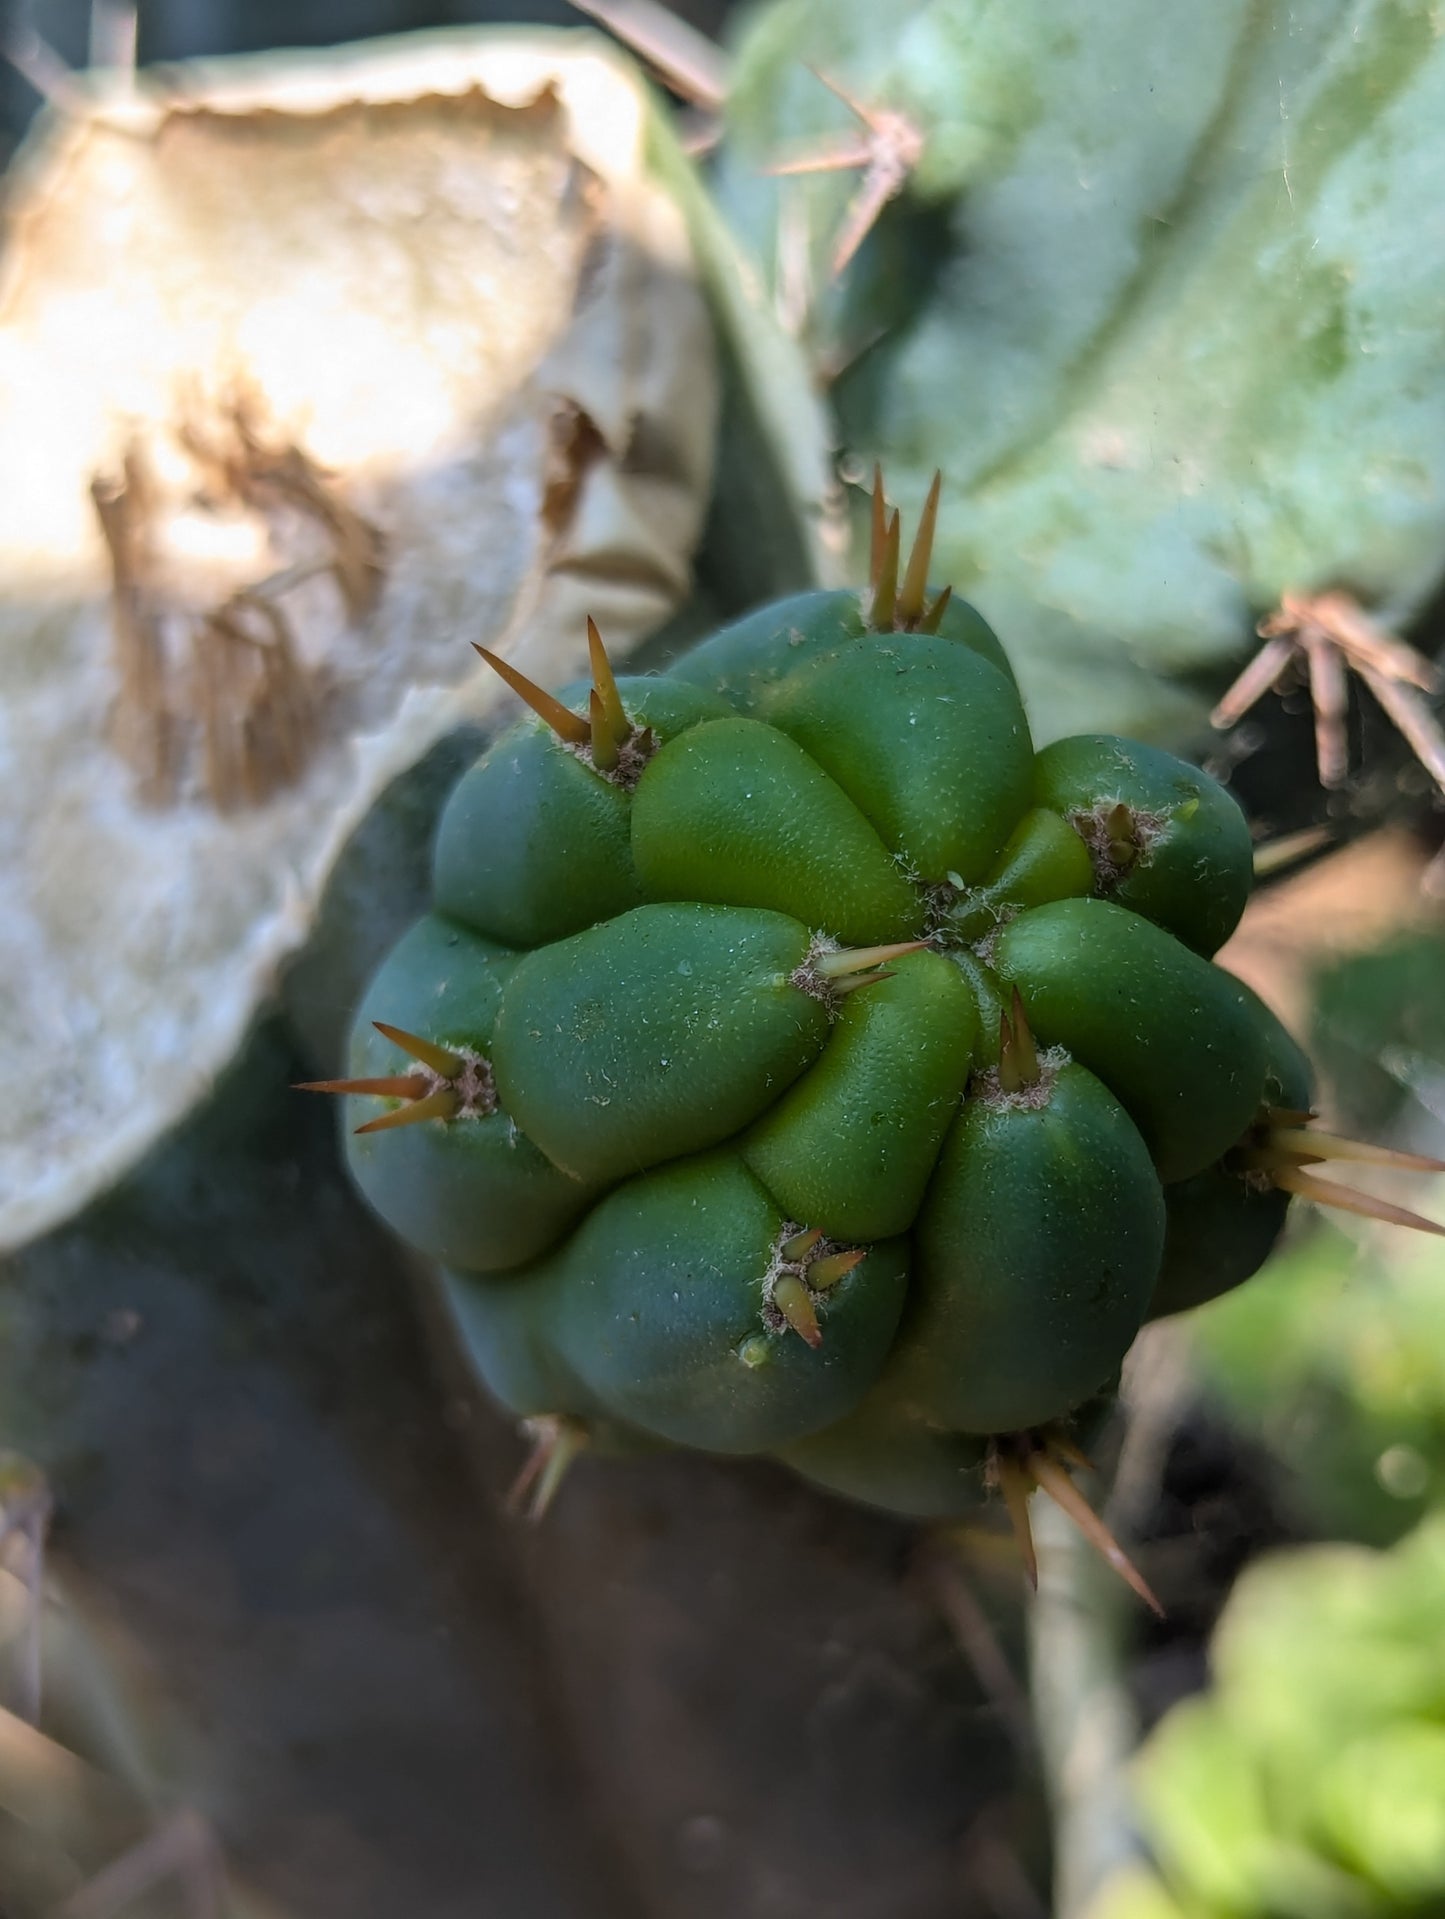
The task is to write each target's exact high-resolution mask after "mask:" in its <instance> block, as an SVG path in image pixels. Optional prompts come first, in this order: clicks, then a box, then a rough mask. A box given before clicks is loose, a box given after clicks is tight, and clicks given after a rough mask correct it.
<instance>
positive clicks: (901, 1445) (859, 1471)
mask: <svg viewBox="0 0 1445 1919" xmlns="http://www.w3.org/2000/svg"><path fill="white" fill-rule="evenodd" d="M903 1344H904V1342H903V1340H902V1339H901V1338H900V1340H899V1341H898V1343H897V1344H896V1345H895V1347H894V1354H893V1357H892V1358H890V1360H889V1363H888V1365H887V1367H886V1368H885V1369H884V1372H883V1376H882V1378H881V1379H879V1381H878V1383H877V1384H876V1385H875V1386H874V1387H873V1388H872V1390H871V1391H870V1392H869V1393H868V1394H867V1396H866V1397H865V1398H864V1400H863V1402H862V1404H861V1405H860V1406H858V1407H857V1408H856V1409H855V1410H854V1411H853V1412H851V1413H849V1415H848V1416H847V1418H846V1419H840V1420H839V1421H838V1422H837V1424H836V1425H833V1426H827V1427H825V1428H824V1429H823V1431H822V1432H820V1433H810V1434H809V1435H808V1437H807V1438H806V1439H799V1440H794V1441H793V1443H792V1444H791V1445H789V1446H780V1447H779V1448H778V1458H779V1459H781V1460H782V1461H783V1462H784V1464H785V1465H788V1466H790V1467H791V1468H792V1469H793V1471H794V1472H795V1473H797V1474H798V1475H799V1477H800V1478H802V1479H806V1480H808V1481H809V1482H810V1484H812V1485H814V1486H820V1487H822V1489H823V1490H824V1491H825V1492H830V1493H837V1494H839V1495H840V1496H841V1497H842V1498H844V1499H853V1500H856V1501H857V1502H858V1503H859V1505H862V1506H877V1507H879V1508H880V1509H881V1510H882V1511H884V1512H891V1513H898V1514H901V1515H903V1516H904V1517H905V1518H909V1519H963V1518H966V1517H968V1515H969V1514H971V1513H974V1512H976V1511H977V1510H978V1508H979V1507H980V1506H982V1505H983V1504H984V1503H985V1501H986V1500H987V1499H988V1498H989V1496H990V1492H991V1487H990V1483H989V1482H990V1477H991V1475H990V1470H989V1465H990V1454H991V1450H992V1449H991V1442H990V1441H989V1440H987V1439H982V1438H980V1437H979V1436H978V1435H977V1434H974V1433H949V1432H941V1431H939V1430H938V1429H937V1428H935V1427H933V1426H930V1425H928V1424H927V1423H926V1422H925V1420H924V1419H923V1417H922V1415H921V1414H920V1413H919V1412H918V1411H917V1409H916V1407H915V1404H914V1402H913V1401H912V1399H911V1397H910V1396H909V1394H908V1392H907V1390H906V1388H905V1386H904V1384H903V1380H902V1371H903V1369H902V1367H901V1366H900V1364H899V1349H900V1347H902V1346H903ZM1117 1385H1118V1381H1117V1380H1111V1381H1110V1382H1109V1384H1108V1386H1107V1388H1106V1390H1105V1391H1103V1392H1102V1393H1100V1394H1098V1395H1097V1396H1096V1397H1095V1398H1093V1399H1090V1400H1086V1401H1085V1402H1084V1404H1083V1405H1082V1406H1079V1407H1077V1408H1075V1410H1074V1411H1073V1412H1072V1413H1071V1414H1070V1415H1069V1418H1068V1421H1067V1427H1066V1429H1065V1430H1066V1433H1067V1437H1068V1438H1069V1439H1070V1440H1071V1441H1072V1442H1073V1443H1074V1445H1075V1446H1079V1447H1085V1448H1087V1447H1089V1446H1092V1445H1093V1444H1094V1442H1095V1440H1096V1439H1097V1438H1098V1437H1099V1435H1100V1434H1101V1433H1102V1431H1103V1429H1104V1427H1105V1426H1106V1425H1107V1424H1108V1422H1109V1420H1110V1419H1111V1418H1112V1416H1113V1413H1114V1405H1115V1398H1114V1395H1115V1390H1116V1388H1117Z"/></svg>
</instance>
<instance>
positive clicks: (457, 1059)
mask: <svg viewBox="0 0 1445 1919" xmlns="http://www.w3.org/2000/svg"><path fill="white" fill-rule="evenodd" d="M371 1023H372V1025H373V1026H374V1027H375V1028H376V1030H377V1032H378V1033H380V1034H381V1036H382V1038H383V1039H389V1040H390V1041H391V1043H392V1045H393V1046H399V1047H400V1048H401V1050H402V1051H403V1052H404V1053H410V1054H411V1056H412V1058H413V1059H417V1060H420V1061H421V1063H422V1065H423V1066H425V1067H428V1068H429V1069H430V1070H431V1071H432V1072H433V1073H435V1074H436V1075H437V1076H438V1078H440V1079H455V1078H456V1076H457V1074H458V1073H459V1072H460V1071H461V1070H462V1068H463V1066H465V1065H466V1061H465V1060H464V1059H463V1058H462V1056H461V1054H460V1053H454V1052H452V1050H451V1049H450V1047H446V1046H438V1044H437V1043H436V1041H435V1040H432V1039H422V1038H421V1036H420V1035H419V1034H417V1033H408V1032H407V1031H406V1030H405V1029H404V1028H403V1027H400V1026H388V1025H387V1024H386V1022H385V1020H379V1019H376V1020H373V1021H372V1022H371Z"/></svg>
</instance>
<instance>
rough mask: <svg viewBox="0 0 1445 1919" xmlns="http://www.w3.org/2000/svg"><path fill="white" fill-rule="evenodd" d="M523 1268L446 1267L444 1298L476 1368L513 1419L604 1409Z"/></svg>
mask: <svg viewBox="0 0 1445 1919" xmlns="http://www.w3.org/2000/svg"><path fill="white" fill-rule="evenodd" d="M531 1279H532V1272H531V1269H530V1268H527V1269H525V1271H524V1272H523V1273H520V1274H519V1273H507V1274H505V1275H503V1276H500V1277H498V1276H494V1275H491V1274H482V1273H464V1272H456V1271H444V1272H443V1273H442V1275H441V1286H442V1297H443V1299H444V1301H445V1303H446V1306H447V1309H448V1311H449V1312H450V1314H451V1318H452V1324H453V1325H454V1327H455V1328H456V1333H457V1337H458V1339H459V1340H460V1342H461V1347H462V1351H463V1352H464V1353H465V1354H466V1357H467V1359H468V1361H469V1362H470V1364H471V1367H472V1370H473V1371H474V1372H475V1373H476V1375H477V1377H478V1378H479V1379H480V1380H481V1382H482V1384H483V1385H484V1386H485V1387H486V1389H487V1391H488V1392H489V1393H490V1394H491V1396H492V1398H493V1399H495V1400H496V1401H497V1403H498V1405H499V1406H501V1407H502V1408H503V1410H504V1411H506V1412H509V1413H511V1414H512V1416H513V1418H515V1419H536V1418H540V1417H543V1416H551V1417H557V1416H560V1417H562V1418H564V1419H585V1420H587V1421H588V1422H589V1423H590V1422H591V1421H593V1420H594V1419H596V1418H599V1417H601V1416H602V1413H603V1409H602V1407H601V1406H600V1405H599V1404H598V1402H597V1401H596V1400H595V1399H594V1398H593V1397H592V1395H591V1394H590V1393H589V1392H588V1391H587V1389H586V1388H585V1387H584V1386H583V1385H582V1383H581V1381H580V1380H578V1379H577V1378H576V1377H575V1375H574V1374H573V1373H572V1372H571V1370H570V1368H568V1367H567V1366H566V1365H565V1364H564V1363H563V1360H562V1358H561V1356H560V1354H559V1353H558V1351H557V1345H556V1341H555V1340H554V1339H553V1338H552V1333H551V1328H550V1326H549V1325H548V1323H547V1319H546V1316H545V1312H546V1305H547V1295H546V1293H545V1292H543V1291H539V1289H538V1288H537V1287H536V1286H535V1285H533V1284H532V1283H531Z"/></svg>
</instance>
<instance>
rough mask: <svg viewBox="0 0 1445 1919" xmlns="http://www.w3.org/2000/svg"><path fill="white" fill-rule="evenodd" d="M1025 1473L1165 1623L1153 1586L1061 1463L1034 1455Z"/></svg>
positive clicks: (1044, 1455)
mask: <svg viewBox="0 0 1445 1919" xmlns="http://www.w3.org/2000/svg"><path fill="white" fill-rule="evenodd" d="M1024 1470H1025V1471H1026V1472H1027V1473H1029V1474H1030V1476H1031V1477H1032V1479H1033V1482H1034V1484H1035V1485H1036V1486H1037V1487H1038V1488H1039V1490H1040V1491H1041V1492H1044V1493H1047V1494H1048V1496H1049V1498H1050V1499H1052V1500H1053V1502H1054V1504H1055V1505H1056V1506H1058V1507H1059V1508H1060V1509H1061V1510H1062V1511H1063V1512H1065V1513H1067V1514H1068V1516H1069V1518H1070V1519H1072V1520H1073V1522H1074V1524H1075V1525H1076V1526H1077V1527H1078V1529H1079V1531H1080V1532H1081V1533H1082V1534H1083V1535H1084V1537H1085V1539H1087V1540H1088V1542H1089V1544H1090V1545H1091V1546H1093V1547H1095V1548H1097V1550H1098V1551H1099V1552H1100V1553H1102V1554H1103V1556H1104V1558H1105V1559H1106V1560H1107V1561H1108V1562H1109V1564H1110V1565H1111V1566H1112V1567H1113V1568H1114V1571H1115V1572H1116V1573H1118V1575H1119V1577H1120V1578H1121V1579H1122V1580H1123V1581H1124V1583H1125V1584H1126V1585H1127V1586H1131V1587H1132V1588H1133V1589H1134V1591H1135V1592H1136V1593H1138V1595H1139V1597H1140V1598H1141V1599H1142V1600H1143V1601H1144V1604H1145V1605H1146V1606H1148V1607H1149V1609H1150V1611H1151V1612H1153V1613H1154V1614H1155V1615H1156V1616H1157V1617H1158V1618H1160V1619H1162V1618H1163V1617H1164V1608H1163V1607H1162V1606H1161V1605H1160V1603H1159V1601H1158V1599H1157V1598H1156V1596H1155V1594H1154V1591H1153V1589H1152V1588H1151V1586H1150V1585H1149V1582H1148V1581H1147V1580H1146V1579H1145V1577H1144V1575H1143V1573H1141V1572H1140V1570H1139V1568H1138V1567H1137V1566H1136V1565H1135V1564H1134V1562H1133V1560H1132V1559H1131V1558H1130V1557H1129V1555H1128V1554H1127V1553H1126V1552H1125V1551H1124V1548H1123V1547H1122V1546H1121V1545H1120V1544H1119V1542H1118V1540H1117V1539H1115V1537H1114V1535H1113V1533H1111V1532H1110V1531H1109V1528H1108V1527H1107V1526H1106V1525H1105V1524H1104V1522H1103V1520H1102V1519H1100V1517H1099V1515H1098V1514H1097V1513H1096V1512H1095V1511H1094V1509H1093V1507H1092V1506H1091V1505H1090V1504H1089V1502H1088V1500H1087V1499H1085V1497H1084V1495H1083V1494H1082V1493H1081V1492H1080V1491H1079V1489H1078V1487H1077V1486H1076V1485H1075V1484H1074V1482H1073V1480H1072V1479H1070V1477H1069V1475H1068V1473H1067V1472H1065V1470H1064V1468H1063V1467H1062V1466H1061V1465H1060V1464H1059V1462H1058V1461H1057V1460H1056V1459H1052V1458H1050V1456H1049V1455H1048V1453H1046V1452H1042V1451H1034V1452H1031V1453H1029V1454H1028V1455H1027V1457H1026V1458H1025V1460H1024Z"/></svg>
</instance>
